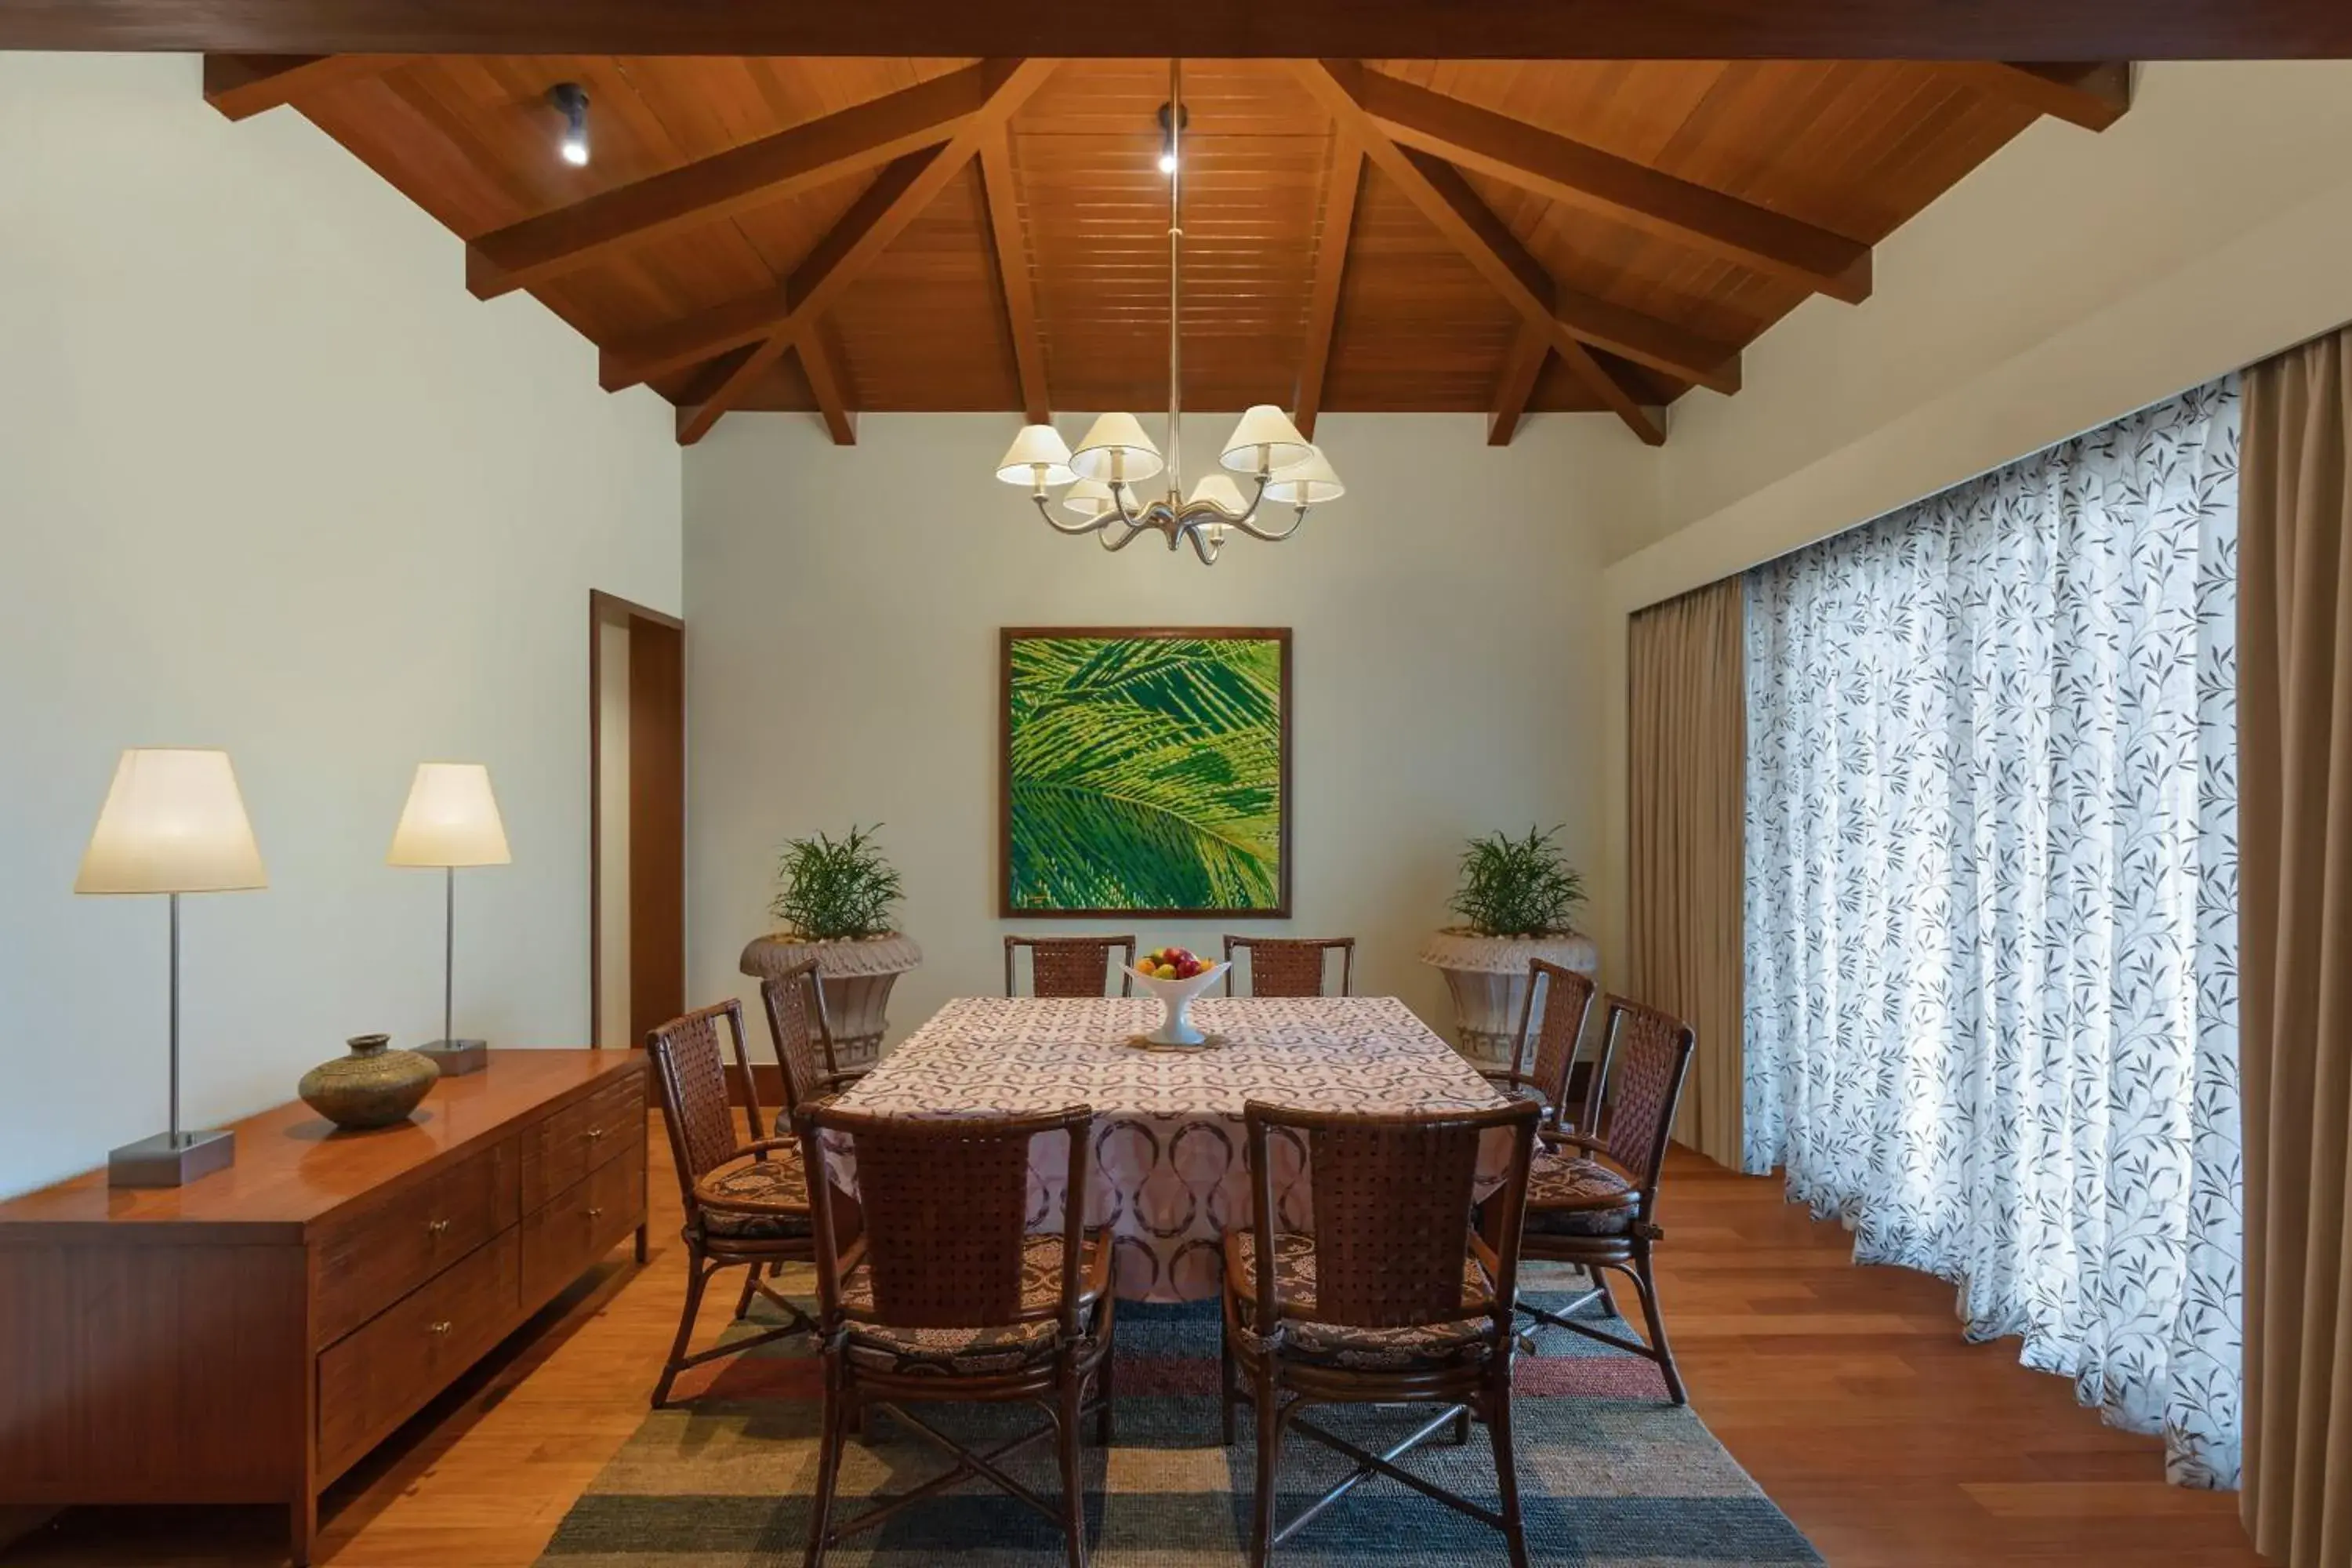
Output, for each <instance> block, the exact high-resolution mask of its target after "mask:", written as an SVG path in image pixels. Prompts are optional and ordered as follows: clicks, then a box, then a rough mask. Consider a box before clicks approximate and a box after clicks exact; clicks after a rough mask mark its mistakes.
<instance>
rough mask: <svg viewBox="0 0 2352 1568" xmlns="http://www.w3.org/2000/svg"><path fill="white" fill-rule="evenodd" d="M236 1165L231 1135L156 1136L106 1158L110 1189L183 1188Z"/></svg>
mask: <svg viewBox="0 0 2352 1568" xmlns="http://www.w3.org/2000/svg"><path fill="white" fill-rule="evenodd" d="M235 1163H236V1133H234V1132H183V1133H181V1134H180V1135H179V1136H178V1137H177V1138H174V1137H173V1136H172V1134H170V1133H169V1132H158V1133H156V1134H155V1136H153V1137H152V1138H142V1139H141V1140H139V1142H136V1143H125V1144H124V1145H123V1146H122V1147H121V1148H120V1149H117V1150H115V1151H114V1152H112V1153H110V1154H109V1155H108V1156H107V1157H106V1184H107V1185H108V1186H110V1187H184V1186H186V1185H187V1184H189V1183H190V1182H193V1181H194V1180H195V1179H196V1178H198V1177H199V1176H208V1175H210V1174H212V1173H214V1172H215V1171H226V1170H227V1169H228V1168H229V1166H231V1165H233V1164H235Z"/></svg>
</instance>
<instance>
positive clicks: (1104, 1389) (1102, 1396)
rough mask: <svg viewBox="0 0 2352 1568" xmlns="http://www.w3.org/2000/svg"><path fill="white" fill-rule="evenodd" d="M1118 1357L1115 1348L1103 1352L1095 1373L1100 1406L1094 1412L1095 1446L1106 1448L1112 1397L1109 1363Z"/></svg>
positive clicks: (1108, 1443) (1096, 1395) (1109, 1434)
mask: <svg viewBox="0 0 2352 1568" xmlns="http://www.w3.org/2000/svg"><path fill="white" fill-rule="evenodd" d="M1117 1360H1118V1351H1117V1350H1115V1349H1114V1350H1107V1351H1105V1352H1103V1358H1102V1366H1101V1368H1100V1369H1099V1370H1097V1372H1096V1373H1095V1397H1096V1398H1097V1399H1098V1400H1100V1401H1102V1408H1101V1409H1099V1410H1097V1411H1096V1412H1095V1447H1097V1448H1108V1447H1110V1438H1111V1404H1112V1399H1113V1394H1112V1383H1111V1371H1110V1369H1111V1363H1113V1362H1115V1361H1117Z"/></svg>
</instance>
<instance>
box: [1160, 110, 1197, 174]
mask: <svg viewBox="0 0 2352 1568" xmlns="http://www.w3.org/2000/svg"><path fill="white" fill-rule="evenodd" d="M1191 129H1192V114H1191V113H1190V111H1188V110H1184V109H1182V108H1179V109H1177V110H1176V111H1175V113H1174V115H1173V117H1172V119H1171V115H1170V112H1169V106H1168V105H1167V104H1164V103H1163V104H1161V105H1160V173H1161V174H1174V173H1175V172H1176V138H1177V134H1178V132H1184V131H1189V130H1191Z"/></svg>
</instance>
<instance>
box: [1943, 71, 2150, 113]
mask: <svg viewBox="0 0 2352 1568" xmlns="http://www.w3.org/2000/svg"><path fill="white" fill-rule="evenodd" d="M1941 69H1942V70H1943V72H1944V73H1945V74H1946V75H1947V76H1950V77H1952V78H1954V79H1958V80H1959V81H1963V82H1966V83H1967V84H1968V85H1969V87H1972V88H1974V89H1976V90H1977V91H1979V92H1981V93H1984V94H1986V95H1988V96H1990V97H1992V98H2004V99H2007V100H2010V101H2011V103H2015V104H2020V105H2021V106H2023V107H2024V108H2027V109H2030V110H2033V112H2034V113H2036V114H2046V115H2049V116H2051V117H2052V118H2053V119H2057V120H2063V121H2066V122H2067V123H2068V124H2070V125H2079V126H2081V127H2082V128H2083V129H2084V130H2085V131H2105V129H2106V128H2107V127H2108V126H2110V125H2113V124H2114V123H2115V122H2116V121H2118V120H2121V119H2122V118H2123V117H2124V114H2125V112H2126V110H2129V109H2130V108H2131V95H2132V68H2131V62H2130V61H2128V60H2099V61H2095V62H2092V63H2090V64H2082V65H2076V64H2054V65H2053V64H2040V63H2032V62H2024V61H2014V60H1955V61H1951V62H1949V63H1948V64H1946V65H1944V66H1943V67H1941Z"/></svg>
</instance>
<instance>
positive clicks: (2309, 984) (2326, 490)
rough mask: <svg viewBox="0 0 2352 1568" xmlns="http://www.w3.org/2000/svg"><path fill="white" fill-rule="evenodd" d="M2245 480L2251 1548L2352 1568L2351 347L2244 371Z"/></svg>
mask: <svg viewBox="0 0 2352 1568" xmlns="http://www.w3.org/2000/svg"><path fill="white" fill-rule="evenodd" d="M2245 385H2246V403H2245V426H2244V438H2243V445H2242V454H2241V463H2240V475H2239V480H2240V483H2239V530H2240V531H2239V543H2238V747H2239V752H2238V801H2239V805H2238V811H2239V858H2240V859H2239V887H2238V895H2239V1007H2240V1025H2241V1030H2242V1036H2241V1044H2240V1047H2239V1063H2240V1079H2241V1090H2242V1096H2243V1105H2244V1116H2245V1144H2246V1205H2245V1219H2246V1304H2245V1311H2246V1399H2245V1479H2244V1497H2243V1500H2242V1505H2241V1506H2242V1511H2243V1514H2244V1517H2245V1521H2246V1530H2247V1532H2248V1533H2249V1534H2250V1535H2252V1537H2253V1542H2254V1546H2255V1549H2256V1550H2257V1551H2259V1552H2263V1553H2264V1554H2265V1555H2267V1556H2271V1557H2273V1558H2275V1559H2277V1560H2278V1561H2280V1562H2282V1563H2288V1564H2291V1565H2293V1568H2306V1565H2307V1568H2320V1565H2321V1564H2326V1565H2328V1568H2343V1564H2345V1563H2352V1219H2347V1206H2348V1205H2347V1195H2352V1152H2347V1126H2352V459H2347V454H2348V453H2352V332H2338V333H2336V334H2334V335H2333V336H2330V337H2327V338H2324V339H2322V340H2320V341H2319V342H2312V343H2306V344H2305V345H2304V346H2303V347H2301V348H2298V349H2294V350H2291V351H2289V352H2288V353H2284V354H2282V355H2280V356H2279V357H2278V358H2276V359H2274V360H2271V361H2268V362H2267V363H2263V364H2261V365H2258V366H2256V367H2255V368H2254V369H2252V370H2251V371H2248V372H2247V373H2246V383H2245Z"/></svg>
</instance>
